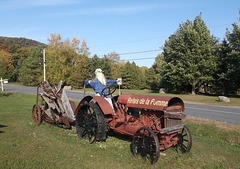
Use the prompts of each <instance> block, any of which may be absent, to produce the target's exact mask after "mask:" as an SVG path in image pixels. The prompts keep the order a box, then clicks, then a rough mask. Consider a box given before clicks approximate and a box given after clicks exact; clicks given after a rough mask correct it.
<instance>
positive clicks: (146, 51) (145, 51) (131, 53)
mask: <svg viewBox="0 0 240 169" xmlns="http://www.w3.org/2000/svg"><path fill="white" fill-rule="evenodd" d="M160 50H161V49H153V50H144V51H137V52H128V53H117V55H134V54H139V53H150V52H156V51H160ZM98 56H100V57H104V56H105V55H98Z"/></svg>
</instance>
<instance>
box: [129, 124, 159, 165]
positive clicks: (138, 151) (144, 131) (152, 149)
mask: <svg viewBox="0 0 240 169" xmlns="http://www.w3.org/2000/svg"><path fill="white" fill-rule="evenodd" d="M132 152H133V154H134V155H141V156H142V157H143V158H144V159H148V160H149V161H150V162H151V164H154V163H156V162H157V160H158V158H159V155H160V146H159V141H158V138H157V136H156V134H155V133H154V132H153V131H152V130H151V129H149V128H147V127H142V128H140V129H139V130H138V131H137V132H136V133H135V134H134V136H133V140H132Z"/></svg>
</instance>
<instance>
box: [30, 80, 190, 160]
mask: <svg viewBox="0 0 240 169" xmlns="http://www.w3.org/2000/svg"><path fill="white" fill-rule="evenodd" d="M41 86H42V87H43V89H44V90H43V93H41V94H40V95H41V97H42V104H41V105H40V106H38V102H37V104H36V105H34V107H33V111H32V119H33V122H37V123H38V124H39V123H40V121H41V119H43V120H45V121H46V122H51V123H63V124H65V125H67V126H71V125H74V124H75V126H76V130H77V134H78V137H79V138H80V139H82V138H86V139H88V140H89V142H90V143H95V142H96V141H105V140H106V139H107V132H108V131H109V130H112V131H114V132H116V133H120V134H124V135H130V136H132V144H131V149H132V152H133V154H134V155H140V156H142V157H143V158H144V159H147V160H149V161H150V162H151V164H154V163H156V162H157V160H158V158H159V156H160V151H161V150H166V149H168V148H170V147H175V148H176V149H177V150H178V151H181V152H182V153H186V152H189V151H190V149H191V147H192V138H191V134H190V132H189V130H188V128H187V127H186V126H185V124H183V123H182V119H183V118H184V117H185V115H184V114H183V113H182V112H183V111H184V103H183V101H182V100H181V99H180V98H178V97H163V96H150V95H135V94H122V95H120V96H114V97H113V96H112V94H113V93H114V92H115V90H116V87H115V86H109V87H106V88H105V89H103V91H102V96H103V97H102V96H86V97H84V98H83V99H82V100H81V101H80V103H79V105H78V106H77V108H76V109H75V108H74V106H70V105H72V104H70V103H69V101H68V99H66V96H65V97H63V96H62V95H63V94H64V91H62V90H60V89H58V88H59V87H57V88H56V89H55V91H54V92H53V90H52V89H51V88H49V85H48V83H43V84H42V85H41ZM50 89H51V90H50ZM37 100H38V99H37ZM71 107H72V108H71ZM70 109H72V110H70ZM74 110H75V111H74ZM73 112H74V114H73Z"/></svg>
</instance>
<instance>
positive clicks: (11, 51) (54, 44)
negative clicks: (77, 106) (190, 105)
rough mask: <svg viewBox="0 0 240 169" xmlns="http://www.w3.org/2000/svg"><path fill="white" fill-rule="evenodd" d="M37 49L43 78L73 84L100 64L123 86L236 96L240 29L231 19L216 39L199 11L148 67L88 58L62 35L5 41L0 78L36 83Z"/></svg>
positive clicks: (38, 68)
mask: <svg viewBox="0 0 240 169" xmlns="http://www.w3.org/2000/svg"><path fill="white" fill-rule="evenodd" d="M43 48H46V78H47V80H48V81H49V82H50V83H51V84H57V83H58V82H59V81H60V80H62V81H63V83H64V85H70V86H72V87H73V88H81V87H83V81H84V80H86V79H91V78H94V77H95V74H94V71H95V69H96V68H101V69H102V70H103V72H104V74H105V76H106V77H107V78H108V79H117V78H119V77H121V78H122V80H123V85H122V86H121V87H122V88H124V89H152V90H158V89H160V88H165V89H166V90H167V91H168V92H172V93H192V94H195V93H196V92H211V93H223V94H225V95H229V94H236V92H237V90H238V89H240V66H239V64H240V27H239V25H238V24H237V23H236V22H234V23H233V24H232V30H231V31H230V30H228V29H227V30H226V34H225V38H224V40H223V41H222V42H220V41H219V40H218V38H217V37H214V36H213V35H211V34H210V31H209V30H208V28H207V26H206V24H205V22H204V21H203V20H202V18H201V14H199V15H198V16H196V18H195V19H194V21H190V20H187V21H186V22H184V23H181V24H179V28H178V29H177V30H176V32H174V33H173V34H172V35H171V36H170V37H169V38H168V39H167V40H166V41H165V44H164V46H163V52H162V53H160V54H158V56H156V58H155V62H154V64H153V65H152V66H151V67H150V68H147V67H139V66H137V65H136V64H135V62H132V63H130V62H121V61H120V56H119V55H118V54H117V53H115V52H111V53H108V54H107V55H104V57H101V58H100V57H98V56H97V55H94V56H93V57H90V52H89V47H88V46H87V42H86V41H85V40H84V39H83V40H82V42H81V43H80V40H79V39H76V38H73V39H72V40H70V39H62V37H61V36H60V34H56V33H55V34H51V35H50V37H49V38H48V44H47V46H43V45H41V46H39V45H38V46H35V47H24V46H20V45H15V44H14V45H10V46H7V47H5V48H1V49H0V76H1V77H3V78H8V79H9V80H10V81H18V82H20V83H22V84H23V85H27V86H36V85H38V84H39V83H40V82H41V81H42V80H43V53H42V51H43Z"/></svg>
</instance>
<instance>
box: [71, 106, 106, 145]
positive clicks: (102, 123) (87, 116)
mask: <svg viewBox="0 0 240 169" xmlns="http://www.w3.org/2000/svg"><path fill="white" fill-rule="evenodd" d="M76 129H77V134H78V137H79V138H80V139H81V138H88V140H89V143H91V144H92V143H95V142H96V141H104V140H105V139H106V133H107V123H106V119H105V117H104V115H103V113H102V111H101V109H100V108H99V106H98V105H97V104H96V103H87V104H83V105H82V106H81V107H80V108H79V110H78V112H77V116H76Z"/></svg>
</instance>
